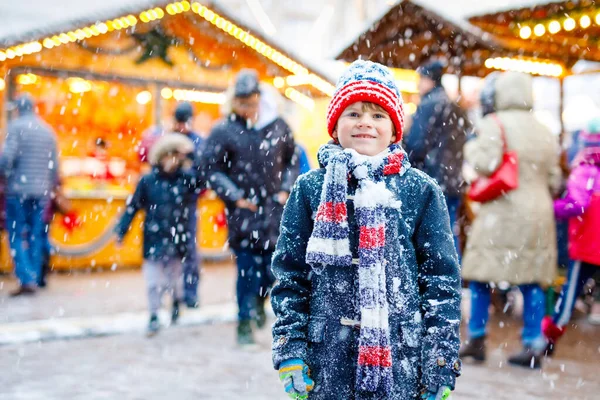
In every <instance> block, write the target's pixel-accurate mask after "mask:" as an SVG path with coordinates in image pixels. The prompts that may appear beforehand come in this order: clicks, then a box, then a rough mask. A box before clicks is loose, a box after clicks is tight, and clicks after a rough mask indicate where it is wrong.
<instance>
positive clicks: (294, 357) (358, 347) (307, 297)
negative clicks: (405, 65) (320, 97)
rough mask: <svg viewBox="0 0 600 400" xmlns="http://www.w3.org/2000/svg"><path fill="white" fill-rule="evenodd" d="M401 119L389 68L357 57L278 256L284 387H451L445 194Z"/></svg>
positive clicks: (287, 214)
mask: <svg viewBox="0 0 600 400" xmlns="http://www.w3.org/2000/svg"><path fill="white" fill-rule="evenodd" d="M403 123H404V112H403V106H402V99H401V97H400V92H399V90H398V88H397V87H396V85H395V83H394V78H393V76H392V74H391V73H390V71H389V70H388V69H387V68H386V67H384V66H382V65H380V64H376V63H372V62H369V61H356V62H354V63H353V64H352V65H351V66H350V67H349V69H348V70H347V71H346V72H345V73H344V74H343V75H342V77H341V78H340V80H339V81H338V85H337V89H336V92H335V94H334V96H333V98H332V100H331V103H330V105H329V108H328V113H327V127H328V131H329V133H330V135H331V136H332V137H333V139H334V141H333V142H331V143H329V144H327V145H325V146H323V147H322V148H321V149H320V150H319V162H320V164H321V168H320V169H317V170H312V171H310V172H308V173H306V174H304V175H302V176H301V177H300V178H299V179H298V181H297V182H296V184H295V186H294V188H293V190H292V193H291V195H290V198H289V200H288V202H287V204H286V206H285V210H284V215H283V220H282V224H281V236H280V238H279V241H278V242H277V247H276V250H275V254H274V256H273V272H274V274H275V276H276V278H277V279H278V282H277V283H276V285H275V286H274V288H273V290H272V292H271V297H272V304H273V310H274V312H275V315H276V316H277V320H276V322H275V324H274V325H273V363H274V366H275V368H276V369H278V370H279V375H280V379H281V380H282V382H283V384H284V386H285V390H286V392H287V393H288V394H289V395H290V397H291V398H294V399H298V398H301V399H304V398H307V397H310V399H381V400H383V399H386V400H392V399H395V400H399V399H415V398H419V396H423V398H425V399H442V398H446V397H447V396H448V394H449V393H450V391H451V390H452V389H454V384H455V379H456V377H457V376H458V375H459V374H460V370H461V363H460V361H459V359H458V349H459V343H460V340H459V324H460V271H459V265H458V258H457V254H456V250H455V248H454V244H453V239H452V232H451V230H450V221H449V218H448V211H447V209H446V204H445V201H444V196H443V193H442V191H441V190H440V188H439V187H438V185H437V184H436V183H435V181H434V180H433V179H431V178H430V177H428V176H427V175H426V174H424V173H422V172H420V171H418V170H416V169H413V168H411V167H410V164H409V162H408V161H407V157H406V153H405V152H404V150H402V148H401V147H400V146H399V145H398V144H397V143H398V142H399V141H400V140H401V137H402V128H403ZM309 391H311V393H310V396H308V392H309Z"/></svg>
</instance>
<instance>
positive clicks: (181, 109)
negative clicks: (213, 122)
mask: <svg viewBox="0 0 600 400" xmlns="http://www.w3.org/2000/svg"><path fill="white" fill-rule="evenodd" d="M193 116H194V107H192V105H191V104H190V103H189V102H187V101H184V102H182V103H179V104H177V108H175V120H176V121H177V122H188V121H189V120H190V119H191V118H192V117H193Z"/></svg>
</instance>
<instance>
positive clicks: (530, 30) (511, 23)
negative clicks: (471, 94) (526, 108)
mask: <svg viewBox="0 0 600 400" xmlns="http://www.w3.org/2000/svg"><path fill="white" fill-rule="evenodd" d="M469 21H470V22H471V23H472V24H473V25H476V26H478V27H479V28H481V29H483V30H485V31H487V32H491V33H493V34H494V36H495V37H496V38H497V40H498V41H499V42H501V43H502V45H503V46H504V47H505V48H507V49H508V50H509V51H510V52H511V53H512V54H515V55H517V56H518V58H519V59H521V60H522V59H526V60H532V59H534V60H535V59H550V60H554V62H555V63H556V64H555V66H554V67H550V66H548V64H549V63H546V65H543V66H542V67H541V71H540V69H539V68H538V69H535V68H531V66H530V68H529V69H527V68H525V69H524V71H525V72H530V73H537V74H538V75H550V76H555V77H558V78H559V79H560V114H561V116H562V115H563V111H564V100H563V98H564V84H565V79H566V78H567V77H568V76H569V75H573V66H574V65H575V64H576V63H577V62H578V61H580V60H586V61H595V62H600V47H599V46H598V45H599V44H600V4H598V3H597V2H596V1H594V0H578V1H552V2H548V1H542V2H540V4H538V5H536V6H533V7H526V8H525V7H523V8H516V9H510V10H503V11H495V12H490V13H487V14H483V15H478V16H473V17H471V18H469ZM486 67H487V68H494V69H501V70H505V69H513V68H515V67H520V68H521V69H523V68H524V66H523V65H520V66H519V65H516V61H515V60H512V65H511V60H509V59H506V58H497V59H495V60H490V61H487V64H486ZM525 67H526V66H525ZM552 68H553V69H554V73H552ZM540 72H541V73H540ZM548 72H550V73H548ZM590 72H594V73H595V72H600V71H598V70H597V69H596V70H595V71H588V72H587V73H590ZM560 121H561V126H562V129H561V134H564V132H565V129H564V121H563V119H562V118H561V120H560Z"/></svg>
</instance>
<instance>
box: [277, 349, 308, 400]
mask: <svg viewBox="0 0 600 400" xmlns="http://www.w3.org/2000/svg"><path fill="white" fill-rule="evenodd" d="M279 380H280V381H281V383H283V387H284V388H285V392H286V393H287V394H288V396H289V397H290V399H293V400H305V399H308V392H310V391H311V390H312V389H313V387H314V386H315V383H314V381H313V380H312V379H310V370H309V369H308V365H306V364H305V363H304V361H302V360H301V359H299V358H292V359H289V360H286V361H284V362H282V363H281V364H279Z"/></svg>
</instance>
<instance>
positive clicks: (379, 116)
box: [373, 113, 385, 119]
mask: <svg viewBox="0 0 600 400" xmlns="http://www.w3.org/2000/svg"><path fill="white" fill-rule="evenodd" d="M373 118H377V119H381V118H385V115H383V114H380V113H376V114H373Z"/></svg>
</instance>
